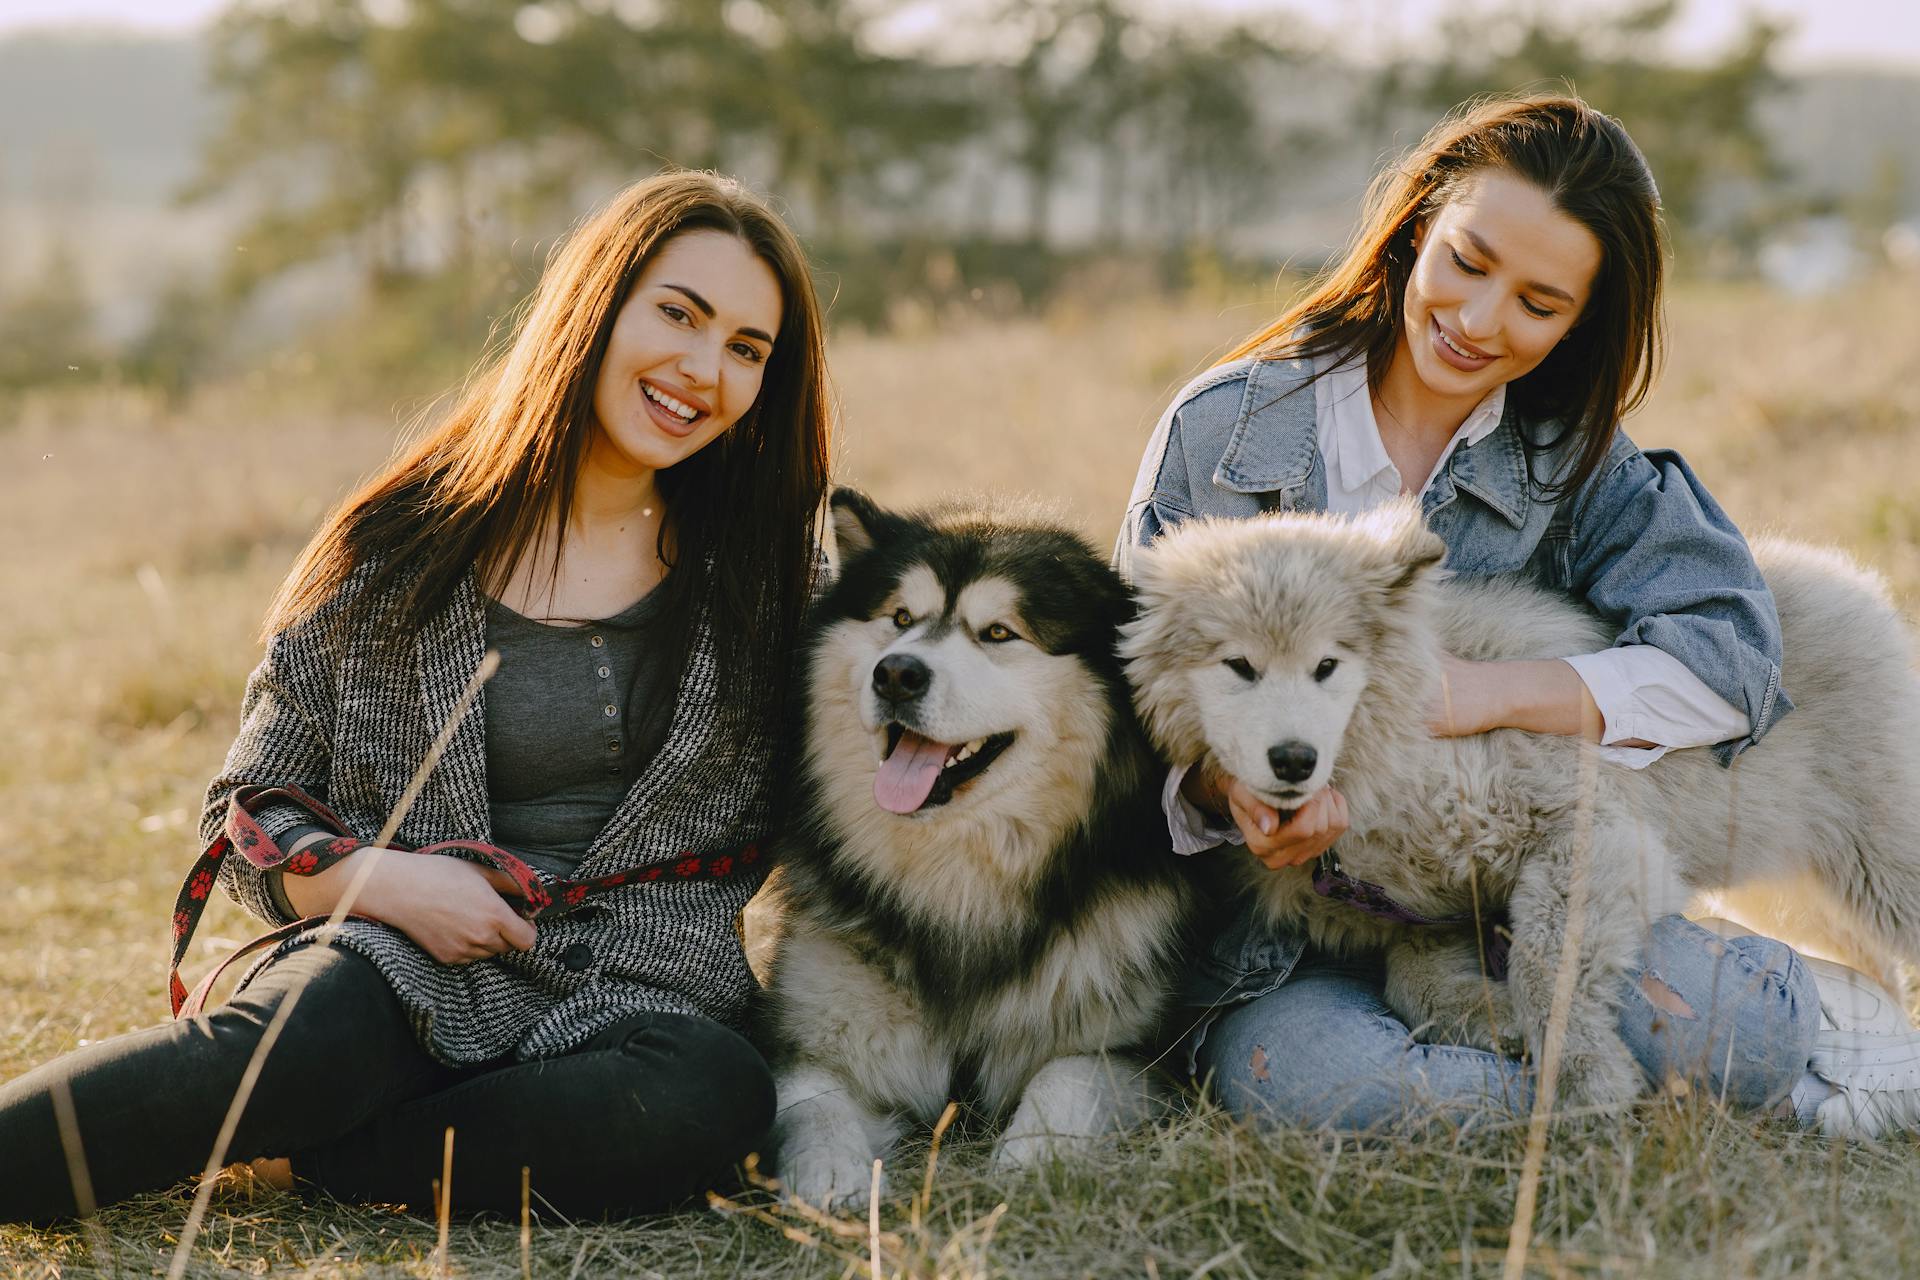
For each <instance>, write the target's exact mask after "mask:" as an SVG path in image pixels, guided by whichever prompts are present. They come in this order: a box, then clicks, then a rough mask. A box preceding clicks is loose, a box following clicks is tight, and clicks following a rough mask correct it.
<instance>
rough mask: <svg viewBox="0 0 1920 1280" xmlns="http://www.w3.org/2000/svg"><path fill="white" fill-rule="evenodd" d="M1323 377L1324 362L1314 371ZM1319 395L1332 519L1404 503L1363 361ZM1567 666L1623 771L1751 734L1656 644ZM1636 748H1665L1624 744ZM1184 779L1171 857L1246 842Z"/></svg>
mask: <svg viewBox="0 0 1920 1280" xmlns="http://www.w3.org/2000/svg"><path fill="white" fill-rule="evenodd" d="M1320 368H1321V364H1320V362H1319V361H1318V360H1316V362H1315V372H1318V371H1319V369H1320ZM1313 396H1314V401H1313V403H1314V425H1315V427H1316V429H1317V431H1318V434H1319V443H1320V456H1321V459H1322V461H1323V463H1324V465H1325V467H1326V473H1327V510H1328V511H1329V512H1330V513H1332V514H1335V515H1358V514H1360V513H1361V512H1363V511H1369V510H1371V509H1373V508H1374V507H1377V506H1379V505H1380V504H1382V503H1384V502H1389V501H1391V500H1393V499H1394V498H1397V497H1399V496H1400V490H1401V487H1402V478H1401V475H1400V469H1399V468H1398V467H1397V466H1395V465H1394V462H1393V459H1392V458H1390V457H1389V456H1387V448H1386V445H1385V444H1383V443H1382V442H1381V440H1380V425H1379V423H1378V422H1377V421H1375V419H1374V416H1373V397H1372V395H1371V394H1370V391H1369V388H1368V386H1367V372H1366V364H1365V362H1364V361H1361V360H1353V361H1349V362H1348V363H1346V364H1344V365H1341V366H1339V367H1338V368H1335V369H1334V370H1333V371H1332V372H1330V373H1328V374H1326V375H1325V376H1323V377H1321V378H1319V379H1318V380H1317V381H1316V382H1315V383H1314V384H1313ZM1506 406H1507V388H1506V384H1505V383H1502V384H1501V385H1499V386H1497V387H1495V388H1494V389H1493V390H1492V391H1490V392H1488V393H1487V396H1486V398H1485V399H1483V400H1482V401H1481V402H1480V403H1479V404H1477V405H1475V406H1474V409H1473V412H1471V413H1469V414H1468V415H1467V417H1466V420H1465V421H1464V422H1462V423H1461V424H1460V427H1459V429H1458V430H1456V431H1455V432H1454V433H1453V438H1452V439H1451V440H1449V441H1447V447H1446V448H1445V449H1442V450H1441V451H1440V457H1439V459H1438V460H1437V461H1435V463H1434V464H1433V471H1432V472H1431V473H1430V474H1429V475H1428V476H1427V478H1426V482H1425V483H1424V484H1422V485H1421V486H1420V495H1421V496H1422V497H1424V496H1425V495H1426V491H1427V490H1428V489H1430V488H1432V487H1433V481H1434V478H1435V477H1436V476H1438V475H1439V474H1440V472H1441V471H1442V469H1444V468H1445V467H1446V465H1447V460H1448V459H1450V458H1451V457H1452V456H1453V452H1454V450H1455V449H1459V448H1463V447H1466V446H1471V445H1474V444H1478V443H1479V442H1480V441H1481V440H1483V439H1485V438H1486V437H1487V436H1488V435H1490V434H1491V433H1492V432H1493V431H1494V429H1495V428H1497V427H1498V426H1499V425H1500V419H1501V416H1502V414H1504V413H1505V411H1506ZM1565 661H1566V663H1567V665H1568V666H1571V667H1572V668H1573V669H1574V671H1575V673H1576V674H1578V675H1579V677H1580V679H1581V681H1582V682H1583V683H1584V684H1585V685H1586V686H1587V691H1588V692H1589V693H1591V694H1592V695H1593V700H1594V702H1595V704H1596V705H1598V707H1599V708H1600V715H1601V719H1602V722H1603V727H1602V730H1601V735H1600V741H1601V743H1602V746H1601V748H1600V754H1601V756H1602V757H1603V758H1604V759H1607V760H1610V761H1612V762H1613V763H1615V764H1620V765H1625V766H1626V767H1627V768H1630V769H1644V768H1646V767H1647V766H1648V765H1650V764H1652V763H1653V762H1654V761H1655V760H1658V759H1659V758H1660V757H1661V756H1663V755H1665V754H1666V753H1667V752H1668V751H1670V750H1672V749H1673V748H1675V747H1704V746H1708V745H1710V744H1712V743H1715V742H1725V741H1727V740H1728V739H1729V738H1739V737H1744V736H1745V735H1747V734H1748V733H1750V732H1752V730H1753V726H1752V723H1751V722H1750V721H1749V720H1748V719H1747V715H1746V713H1745V712H1743V711H1741V710H1740V709H1739V708H1737V707H1735V706H1733V705H1732V704H1731V703H1729V702H1728V701H1727V700H1726V699H1724V698H1722V697H1721V696H1720V695H1719V694H1717V693H1715V692H1714V691H1713V690H1712V689H1710V688H1708V687H1707V685H1706V683H1705V682H1704V681H1703V680H1701V679H1700V677H1699V676H1696V675H1695V674H1693V672H1691V671H1689V670H1688V669H1687V667H1686V665H1685V664H1684V663H1682V662H1681V661H1680V660H1679V659H1678V658H1676V657H1674V656H1673V655H1672V654H1670V653H1667V652H1666V651H1665V650H1662V649H1656V648H1654V647H1653V646H1652V645H1647V644H1634V645H1620V646H1616V647H1614V648H1611V649H1604V650H1602V651H1600V652H1599V653H1587V654H1579V655H1576V656H1574V657H1571V658H1567V659H1565ZM1635 740H1638V741H1642V742H1652V743H1655V744H1657V745H1655V746H1652V747H1624V746H1620V745H1618V744H1619V743H1621V742H1628V741H1635ZM1185 776H1186V770H1185V769H1179V768H1176V769H1174V770H1172V771H1171V772H1170V773H1169V774H1168V776H1167V781H1166V785H1165V787H1164V788H1163V789H1162V792H1161V806H1162V807H1163V808H1164V809H1165V810H1166V813H1167V831H1168V834H1169V835H1171V836H1172V838H1173V851H1174V852H1175V853H1199V852H1200V851H1201V850H1203V849H1211V848H1213V847H1214V846H1216V845H1218V844H1220V843H1222V842H1223V841H1230V842H1232V843H1235V844H1238V843H1240V833H1239V832H1238V831H1237V830H1235V829H1233V828H1230V827H1229V828H1224V829H1223V828H1220V827H1214V826H1210V825H1208V823H1207V820H1206V817H1205V815H1203V814H1202V813H1201V812H1200V811H1199V810H1198V809H1196V808H1194V807H1193V806H1192V805H1191V804H1189V803H1187V799H1186V797H1185V796H1183V795H1181V794H1180V783H1181V780H1182V779H1184V778H1185Z"/></svg>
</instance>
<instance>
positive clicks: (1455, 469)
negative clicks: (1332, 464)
mask: <svg viewBox="0 0 1920 1280" xmlns="http://www.w3.org/2000/svg"><path fill="white" fill-rule="evenodd" d="M1312 374H1313V366H1312V362H1311V361H1308V360H1302V359H1282V360H1255V361H1253V362H1252V365H1251V367H1250V368H1249V369H1248V370H1247V386H1246V392H1245V394H1244V395H1243V396H1242V397H1241V401H1240V416H1239V418H1238V419H1237V420H1236V421H1235V422H1234V426H1233V434H1232V436H1231V437H1230V438H1229V439H1228V441H1227V447H1226V450H1225V452H1224V453H1222V455H1221V457H1220V465H1219V466H1218V467H1217V468H1216V469H1215V470H1214V474H1213V479H1214V483H1215V484H1218V485H1219V486H1220V487H1221V488H1223V489H1230V490H1232V491H1233V492H1235V493H1246V494H1267V493H1273V494H1278V495H1279V496H1280V497H1281V499H1282V502H1283V505H1285V506H1288V507H1293V506H1296V505H1302V499H1303V498H1307V499H1309V500H1308V501H1307V502H1306V503H1305V505H1307V506H1309V507H1318V506H1323V505H1324V504H1325V494H1324V492H1322V493H1320V494H1319V495H1318V497H1317V501H1316V500H1312V499H1313V495H1310V494H1308V492H1307V491H1308V489H1309V488H1310V487H1311V486H1312V485H1316V484H1317V485H1318V486H1319V487H1320V488H1321V489H1322V490H1324V488H1325V484H1326V468H1325V466H1324V465H1323V464H1322V463H1321V461H1320V436H1319V430H1318V427H1317V425H1316V422H1315V417H1314V414H1315V405H1314V397H1313V396H1312V394H1310V392H1309V389H1308V388H1309V383H1308V379H1309V378H1311V377H1312ZM1513 400H1514V398H1513V397H1512V396H1511V395H1510V396H1508V397H1507V405H1506V411H1505V412H1504V413H1503V414H1502V415H1501V418H1500V425H1499V426H1498V427H1496V428H1495V429H1494V430H1493V431H1491V432H1490V433H1488V434H1487V435H1486V436H1485V437H1484V438H1483V439H1481V440H1480V441H1479V442H1478V443H1476V444H1473V445H1469V446H1466V447H1464V448H1461V449H1457V450H1455V451H1454V455H1453V458H1452V459H1451V460H1450V461H1449V462H1448V464H1447V467H1446V470H1445V471H1443V472H1442V473H1441V475H1440V476H1439V477H1438V478H1436V479H1435V481H1434V484H1435V486H1436V488H1437V489H1444V488H1445V487H1446V485H1447V482H1448V480H1449V479H1451V481H1452V484H1453V485H1454V486H1457V487H1459V488H1461V489H1465V490H1466V491H1467V492H1468V493H1471V494H1472V495H1473V496H1474V497H1476V498H1478V499H1480V500H1481V501H1482V502H1484V503H1486V504H1487V506H1488V507H1490V508H1492V509H1493V510H1494V511H1496V512H1498V513H1499V514H1500V517H1501V518H1502V519H1503V520H1505V521H1506V522H1507V523H1508V524H1510V525H1512V526H1513V527H1514V528H1516V529H1518V528H1522V527H1524V526H1525V524H1526V523H1527V511H1528V508H1529V506H1530V504H1529V502H1528V499H1527V451H1526V446H1525V444H1524V443H1523V442H1522V440H1521V438H1520V433H1521V431H1522V430H1524V427H1523V425H1522V423H1521V422H1520V419H1519V415H1518V414H1517V413H1516V411H1515V409H1514V403H1513ZM1432 496H1433V497H1434V498H1437V499H1439V500H1441V501H1443V502H1444V501H1446V500H1448V499H1450V498H1451V496H1452V495H1451V493H1450V492H1439V493H1436V494H1434V495H1432Z"/></svg>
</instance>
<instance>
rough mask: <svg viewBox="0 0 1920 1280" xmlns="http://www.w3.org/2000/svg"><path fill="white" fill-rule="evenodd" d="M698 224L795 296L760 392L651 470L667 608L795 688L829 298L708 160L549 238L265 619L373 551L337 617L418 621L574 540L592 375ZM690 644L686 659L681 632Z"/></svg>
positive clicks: (813, 540) (744, 669)
mask: <svg viewBox="0 0 1920 1280" xmlns="http://www.w3.org/2000/svg"><path fill="white" fill-rule="evenodd" d="M696 230H712V231H721V232H724V233H726V234H728V235H733V236H737V237H739V239H740V240H741V241H742V242H744V243H745V244H746V245H747V246H748V247H749V248H750V249H752V251H753V252H754V253H755V254H756V255H757V256H758V257H760V258H761V259H762V260H763V261H765V262H766V263H767V265H768V266H769V267H770V268H771V269H772V270H773V273H774V275H775V277H776V278H777V279H778V280H779V283H780V292H781V298H782V312H783V314H782V316H781V322H780V332H779V335H778V338H777V340H776V341H775V342H774V346H773V352H772V355H771V357H770V358H769V359H768V361H767V369H766V373H765V375H764V378H763V380H762V383H761V386H760V392H759V395H758V397H757V398H756V399H755V401H754V404H753V406H752V408H750V409H749V410H748V411H747V412H746V413H744V414H742V415H741V417H740V420H739V421H738V422H736V423H734V424H733V426H731V427H729V428H728V429H727V431H726V432H725V433H724V434H723V435H721V436H720V437H719V438H718V439H716V440H714V441H712V442H711V443H709V444H708V445H707V446H706V447H705V448H703V449H701V450H700V451H699V452H698V453H696V454H694V455H693V456H692V457H690V458H687V459H686V460H684V461H682V462H680V463H678V464H677V465H675V466H673V467H670V468H668V469H666V470H664V471H662V472H660V473H659V475H658V477H657V480H656V482H657V483H658V485H659V488H660V494H661V497H662V499H663V501H664V504H665V519H664V520H663V521H662V522H661V526H660V537H659V542H658V545H657V550H658V551H659V554H660V557H661V559H662V560H663V561H664V562H665V563H667V565H668V566H669V567H670V568H671V570H672V572H670V573H668V574H667V576H666V579H665V580H664V581H663V583H662V584H661V586H660V588H659V590H660V591H662V592H663V593H664V598H663V602H662V612H661V613H659V614H656V615H655V616H656V617H661V618H663V619H665V620H666V621H664V622H663V627H664V634H667V635H670V636H673V637H675V640H676V643H678V644H680V645H682V646H684V645H685V644H686V643H688V642H689V641H690V639H691V636H692V634H693V630H694V622H695V619H696V617H697V615H698V614H699V612H700V611H701V610H702V609H707V610H710V611H711V612H710V618H711V622H712V628H713V633H714V637H715V642H716V644H717V646H718V656H719V661H720V666H721V672H720V675H721V679H722V681H723V684H722V686H721V687H723V688H726V687H729V683H726V682H732V681H734V680H735V679H736V678H744V679H747V680H750V681H752V682H753V685H754V687H756V688H759V689H762V690H767V689H773V690H777V689H778V688H779V687H781V686H784V685H785V684H786V683H787V681H786V680H785V679H784V665H783V664H785V663H787V662H788V661H790V660H791V655H792V653H793V651H794V647H795V642H796V640H797V638H798V631H799V626H800V620H801V615H802V613H803V612H804V610H805V607H806V603H807V600H808V599H809V597H810V594H811V591H812V584H813V576H814V572H815V568H816V559H817V557H816V546H817V533H818V531H817V528H816V524H817V521H818V519H819V513H820V510H821V507H822V504H823V502H824V499H825V494H826V485H827V450H828V440H829V417H830V411H829V403H828V401H829V393H828V388H827V373H826V355H825V348H824V342H823V338H822V333H821V320H820V308H819V303H818V300H817V298H816V297H815V294H814V289H813V281H812V278H811V275H810V273H809V271H808V268H807V263H806V258H805V256H804V254H803V253H802V251H801V248H800V245H799V242H798V241H797V240H796V239H795V238H794V236H793V233H792V232H791V231H790V230H788V229H787V227H786V225H785V224H784V223H782V222H781V221H780V219H779V218H778V217H777V216H776V215H775V214H774V213H773V212H772V211H771V210H769V209H768V208H767V207H766V206H765V205H763V204H761V203H760V202H759V201H758V200H757V199H755V198H754V197H753V196H752V195H750V194H749V193H748V192H747V191H746V190H745V189H744V188H743V187H741V186H740V185H739V184H738V183H736V182H734V181H732V180H731V179H728V178H722V177H717V176H715V175H713V174H711V173H670V174H664V175H661V176H658V177H654V178H648V179H645V180H643V181H640V182H637V183H634V184H633V185H632V186H630V187H627V188H626V189H625V190H623V191H621V192H620V193H619V194H618V195H616V196H615V197H614V198H613V199H612V200H611V201H610V202H609V203H608V204H607V205H606V206H605V207H604V208H602V209H600V210H599V211H598V212H597V213H594V214H592V215H590V216H589V217H588V218H587V219H586V220H585V221H584V222H583V223H581V224H580V226H579V227H577V228H576V229H575V230H574V231H573V233H572V234H571V235H570V236H568V237H567V239H566V240H565V241H564V242H563V243H562V244H561V245H559V246H558V247H557V248H556V249H555V250H554V253H553V255H552V257H551V258H550V260H549V262H548V265H547V269H546V271H545V272H544V273H543V274H542V276H541V278H540V283H539V285H538V286H537V287H536V288H535V290H534V292H533V295H532V297H531V298H530V299H529V300H528V302H527V304H526V309H525V311H524V313H523V316H522V318H521V320H520V323H519V327H518V331H517V332H516V334H515V335H514V337H513V340H512V342H511V344H510V345H509V346H508V347H507V348H506V350H505V352H504V353H503V354H501V355H499V356H498V357H497V358H492V359H489V360H486V361H483V363H482V365H481V366H480V368H479V369H478V370H477V371H476V373H475V375H474V376H473V378H472V379H471V380H470V381H469V383H468V385H467V387H466V389H465V391H464V392H463V393H462V394H461V396H460V397H459V399H458V400H457V401H456V403H455V406H454V408H453V410H452V411H451V412H450V413H448V414H447V415H446V416H445V417H444V418H443V419H441V420H440V421H439V422H438V423H437V425H431V426H429V427H425V428H424V429H423V430H422V431H421V432H420V433H418V435H417V438H414V439H412V440H411V441H410V442H407V443H403V444H402V446H401V447H400V449H399V450H398V451H397V452H396V454H395V456H394V457H393V459H392V460H391V461H390V462H389V463H388V464H387V466H386V467H385V468H384V469H383V470H382V471H380V472H379V473H378V474H377V475H375V476H374V477H373V478H372V479H370V480H368V481H367V482H365V483H364V484H363V485H361V487H360V488H359V490H358V491H357V492H355V493H354V494H353V495H352V496H350V497H348V498H347V500H346V501H345V502H343V503H342V504H341V505H340V506H339V507H338V508H337V509H336V510H335V511H334V512H333V513H332V514H330V515H329V516H328V517H327V519H326V520H325V522H324V523H323V524H322V525H321V527H320V530H319V532H318V533H316V534H315V535H314V537H313V540H312V541H311V542H310V543H308V544H307V548H306V550H305V551H304V552H303V553H302V554H301V556H300V559H299V561H298V563H296V564H295V566H294V568H293V571H292V572H291V573H290V574H289V575H288V577H287V579H286V581H285V582H284V583H283V584H282V585H281V587H280V591H279V594H278V595H277V596H276V597H275V598H274V601H273V604H272V606H271V607H270V608H269V610H268V613H267V619H266V623H265V627H264V630H265V633H266V634H267V635H269V636H270V635H272V634H274V633H276V632H278V631H280V630H283V629H284V628H286V627H288V626H290V625H293V624H295V623H297V622H299V621H301V620H302V619H305V618H307V617H310V616H311V615H312V614H313V613H314V612H315V610H317V609H318V608H319V607H320V606H321V605H322V604H323V603H324V602H326V601H327V600H329V599H331V598H332V597H333V596H334V595H335V594H336V593H338V592H339V591H340V589H341V588H342V587H343V586H344V585H345V584H346V583H347V581H348V579H349V577H350V576H352V575H354V574H355V572H356V571H357V570H360V569H361V568H362V567H363V566H364V567H365V568H366V580H365V582H364V585H362V586H360V588H359V589H358V590H356V591H355V592H354V593H353V599H352V601H351V602H350V603H349V604H348V605H347V609H346V612H345V615H344V616H343V619H342V625H350V626H372V627H376V628H379V629H380V631H381V633H382V634H383V635H387V636H393V635H394V634H395V633H396V630H397V633H398V634H400V635H408V636H410V634H411V632H412V631H414V630H415V629H417V628H419V627H420V626H422V625H423V624H425V623H426V622H427V621H428V620H429V619H430V618H432V617H433V616H434V614H436V613H437V612H438V611H439V610H441V609H442V608H444V607H445V606H446V604H447V602H448V601H449V599H451V597H452V596H453V593H454V592H455V590H456V589H457V588H458V586H459V584H460V583H461V581H462V580H463V579H464V578H465V576H466V575H467V573H468V572H469V571H474V572H477V573H478V575H479V577H480V580H481V581H482V582H493V581H499V580H502V579H504V578H505V576H506V575H507V573H509V572H510V571H511V570H512V568H513V566H514V565H515V564H516V563H518V562H519V560H520V558H521V557H522V556H523V555H525V554H527V553H528V552H529V550H530V549H531V548H533V547H534V546H535V545H536V543H537V542H538V541H539V540H540V539H541V538H543V537H546V536H557V537H558V538H559V539H561V540H562V542H564V539H565V536H566V523H567V522H566V520H565V518H564V516H565V513H566V512H567V511H568V510H569V509H570V508H571V506H572V504H573V497H574V491H575V486H576V483H577V480H578V477H579V473H580V466H581V462H582V460H583V459H584V458H585V457H586V454H587V448H588V445H589V443H590V442H591V440H592V438H593V432H594V431H596V430H597V429H598V428H597V426H596V422H595V419H594V414H593V394H594V385H595V382H596V381H597V379H598V378H599V375H600V366H601V362H602V361H603V360H604V359H605V357H606V351H607V343H608V339H609V335H610V334H611V332H612V330H613V323H614V317H615V315H616V314H617V313H618V311H619V310H620V307H621V304H622V303H623V302H625V300H626V297H627V294H628V292H629V291H630V290H631V289H632V287H633V283H634V281H635V280H636V279H637V278H638V277H639V275H640V273H641V271H642V269H643V268H644V267H645V266H646V264H647V263H648V262H649V261H650V260H651V258H652V257H653V255H654V254H656V253H658V252H659V251H660V249H661V248H662V247H663V246H664V245H665V244H666V243H667V242H668V241H669V240H671V239H672V238H673V237H675V236H677V235H680V234H682V233H685V232H689V231H696ZM558 551H559V545H558V544H557V545H556V548H555V555H556V560H557V556H558ZM376 609H377V610H378V613H377V614H376V613H375V612H374V611H375V610H376ZM676 656H677V662H676V669H678V667H679V666H680V665H683V664H684V662H685V658H686V653H685V650H684V648H683V649H682V651H681V652H680V653H679V654H678V655H676ZM762 682H770V684H769V683H762ZM732 687H735V688H738V687H739V686H738V685H733V686H732Z"/></svg>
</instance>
